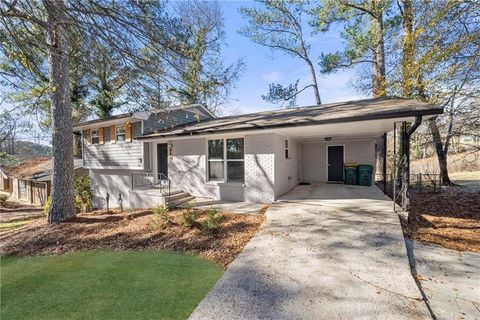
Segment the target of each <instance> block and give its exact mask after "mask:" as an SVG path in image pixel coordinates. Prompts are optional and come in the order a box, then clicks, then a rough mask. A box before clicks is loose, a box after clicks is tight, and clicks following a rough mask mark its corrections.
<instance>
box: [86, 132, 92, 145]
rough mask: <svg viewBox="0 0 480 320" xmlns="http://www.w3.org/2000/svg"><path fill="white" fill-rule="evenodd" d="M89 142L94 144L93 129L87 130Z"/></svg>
mask: <svg viewBox="0 0 480 320" xmlns="http://www.w3.org/2000/svg"><path fill="white" fill-rule="evenodd" d="M87 144H88V145H90V144H92V130H90V129H88V130H87Z"/></svg>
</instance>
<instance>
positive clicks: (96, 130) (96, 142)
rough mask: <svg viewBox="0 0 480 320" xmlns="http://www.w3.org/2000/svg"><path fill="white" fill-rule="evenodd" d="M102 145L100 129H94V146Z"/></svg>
mask: <svg viewBox="0 0 480 320" xmlns="http://www.w3.org/2000/svg"><path fill="white" fill-rule="evenodd" d="M99 143H100V134H99V132H98V129H92V144H99Z"/></svg>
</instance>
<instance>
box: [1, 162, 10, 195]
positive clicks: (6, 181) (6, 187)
mask: <svg viewBox="0 0 480 320" xmlns="http://www.w3.org/2000/svg"><path fill="white" fill-rule="evenodd" d="M10 190H12V179H10V178H9V176H8V173H7V172H6V170H5V169H4V168H3V166H2V167H0V191H3V192H10Z"/></svg>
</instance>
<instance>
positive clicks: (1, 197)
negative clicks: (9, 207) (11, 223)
mask: <svg viewBox="0 0 480 320" xmlns="http://www.w3.org/2000/svg"><path fill="white" fill-rule="evenodd" d="M7 199H8V196H7V195H6V194H3V193H2V194H0V207H3V206H4V205H5V202H6V201H7Z"/></svg>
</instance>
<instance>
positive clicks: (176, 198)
mask: <svg viewBox="0 0 480 320" xmlns="http://www.w3.org/2000/svg"><path fill="white" fill-rule="evenodd" d="M194 198H195V197H193V196H191V195H190V194H189V193H187V192H185V191H183V190H175V191H172V192H170V196H165V197H164V201H165V204H166V205H168V207H169V208H170V209H173V208H176V207H178V206H180V205H181V204H184V203H186V202H188V201H191V200H193V199H194Z"/></svg>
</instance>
